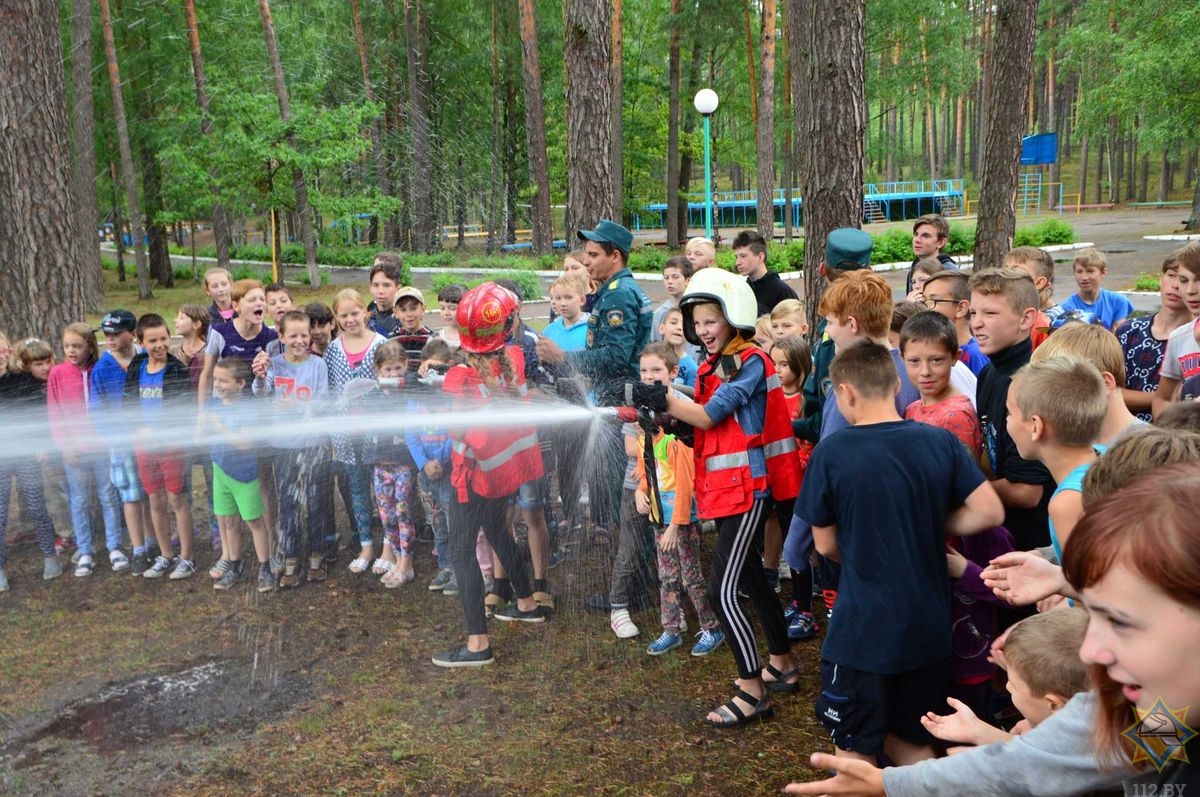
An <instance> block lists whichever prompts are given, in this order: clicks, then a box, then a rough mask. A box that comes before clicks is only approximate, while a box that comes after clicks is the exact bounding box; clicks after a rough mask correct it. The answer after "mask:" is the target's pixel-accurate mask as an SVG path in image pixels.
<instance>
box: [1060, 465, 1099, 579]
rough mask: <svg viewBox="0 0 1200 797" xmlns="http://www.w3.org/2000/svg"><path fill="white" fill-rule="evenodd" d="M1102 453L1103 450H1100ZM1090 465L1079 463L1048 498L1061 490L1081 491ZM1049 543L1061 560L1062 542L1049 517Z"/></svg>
mask: <svg viewBox="0 0 1200 797" xmlns="http://www.w3.org/2000/svg"><path fill="white" fill-rule="evenodd" d="M1101 453H1103V452H1101ZM1090 467H1092V463H1091V462H1088V463H1086V464H1084V465H1080V466H1079V467H1078V468H1076V469H1075V470H1073V471H1071V472H1070V473H1068V474H1067V478H1065V479H1063V480H1062V481H1061V482H1060V483H1059V485H1058V486H1057V487H1055V488H1054V495H1051V496H1050V500H1051V501H1053V500H1054V496H1055V495H1058V494H1059V493H1061V492H1062V491H1063V490H1074V491H1075V492H1077V493H1082V492H1083V477H1084V476H1085V475H1086V474H1087V472H1088V468H1090ZM1050 544H1051V545H1053V546H1054V555H1055V556H1057V557H1058V561H1060V562H1061V561H1062V560H1063V558H1062V542H1061V541H1060V540H1059V539H1058V532H1057V531H1055V530H1054V518H1050Z"/></svg>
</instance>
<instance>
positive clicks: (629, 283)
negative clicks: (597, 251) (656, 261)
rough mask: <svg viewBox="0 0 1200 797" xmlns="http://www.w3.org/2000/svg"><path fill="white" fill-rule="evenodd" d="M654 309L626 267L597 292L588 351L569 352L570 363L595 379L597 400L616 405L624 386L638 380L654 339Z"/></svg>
mask: <svg viewBox="0 0 1200 797" xmlns="http://www.w3.org/2000/svg"><path fill="white" fill-rule="evenodd" d="M653 315H654V307H653V306H652V305H651V304H650V299H649V298H648V297H647V296H646V294H645V292H644V291H643V290H642V289H641V288H639V287H638V285H637V283H636V282H634V280H633V272H632V271H630V270H629V269H628V268H623V269H621V270H620V271H618V272H617V273H616V274H613V275H612V276H611V277H609V278H608V280H607V281H606V282H605V283H604V284H603V285H601V286H600V287H599V288H598V289H597V290H596V302H595V304H593V305H592V314H591V316H590V317H589V318H588V333H587V348H586V349H584V350H583V351H573V352H568V353H567V363H568V364H570V365H572V366H574V367H575V368H576V369H577V370H578V371H579V372H580V373H581V374H583V375H584V376H585V377H587V378H588V379H590V380H591V382H592V387H593V389H594V390H595V392H596V399H597V401H599V403H601V404H606V405H612V404H614V403H615V402H616V401H617V400H618V398H619V397H620V395H621V388H622V386H623V385H624V384H625V383H626V382H629V381H634V382H636V381H637V380H638V374H639V370H638V360H639V358H640V357H641V354H642V349H644V348H645V347H646V344H647V343H648V342H649V340H650V325H651V318H652V317H653Z"/></svg>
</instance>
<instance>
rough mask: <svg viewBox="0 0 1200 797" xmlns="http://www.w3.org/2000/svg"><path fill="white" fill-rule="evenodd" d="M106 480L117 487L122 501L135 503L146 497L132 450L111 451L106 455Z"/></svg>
mask: <svg viewBox="0 0 1200 797" xmlns="http://www.w3.org/2000/svg"><path fill="white" fill-rule="evenodd" d="M108 480H109V481H111V482H112V484H113V487H116V488H117V492H118V493H119V494H120V495H121V501H122V502H123V503H126V504H136V503H137V502H138V501H142V500H144V499H145V498H146V491H145V490H143V489H142V478H141V476H139V475H138V467H137V458H136V457H134V455H133V452H132V451H113V452H111V453H110V454H109V455H108Z"/></svg>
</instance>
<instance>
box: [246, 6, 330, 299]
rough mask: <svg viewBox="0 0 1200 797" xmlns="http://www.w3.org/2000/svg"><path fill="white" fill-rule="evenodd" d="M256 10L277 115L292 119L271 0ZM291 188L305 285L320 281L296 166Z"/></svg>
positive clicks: (303, 187) (305, 188)
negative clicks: (302, 250) (265, 50)
mask: <svg viewBox="0 0 1200 797" xmlns="http://www.w3.org/2000/svg"><path fill="white" fill-rule="evenodd" d="M258 13H259V16H260V17H261V18H262V26H263V38H264V39H265V40H266V43H267V55H268V56H269V57H270V60H271V73H272V74H273V75H274V76H275V94H276V96H277V97H278V99H279V116H280V118H282V119H283V122H284V124H285V125H286V124H290V123H291V121H292V108H291V101H290V100H289V99H288V89H287V81H286V80H284V77H283V61H282V60H280V57H279V40H278V39H277V38H276V37H275V23H274V22H273V21H272V20H271V0H258ZM288 145H289V146H291V147H293V148H295V146H296V141H295V137H294V136H292V135H290V134H289V135H288ZM292 191H293V193H295V195H296V215H297V216H298V217H299V221H300V240H301V242H302V243H303V244H304V261H305V264H306V265H307V266H308V284H309V285H320V284H321V271H320V269H318V268H317V248H316V245H315V244H314V242H313V229H312V219H311V218H310V216H309V210H308V186H307V184H306V183H305V182H304V172H303V171H301V169H300V167H299V166H293V167H292Z"/></svg>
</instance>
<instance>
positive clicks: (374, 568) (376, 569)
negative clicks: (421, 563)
mask: <svg viewBox="0 0 1200 797" xmlns="http://www.w3.org/2000/svg"><path fill="white" fill-rule="evenodd" d="M395 566H396V563H395V562H389V561H388V560H387V559H384V558H383V557H380V558H378V559H376V560H375V563H374V564H372V565H371V572H372V573H374V574H375V575H377V576H382V575H384V574H385V573H387V572H388V571H389V570H391V569H392V568H393V567H395Z"/></svg>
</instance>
